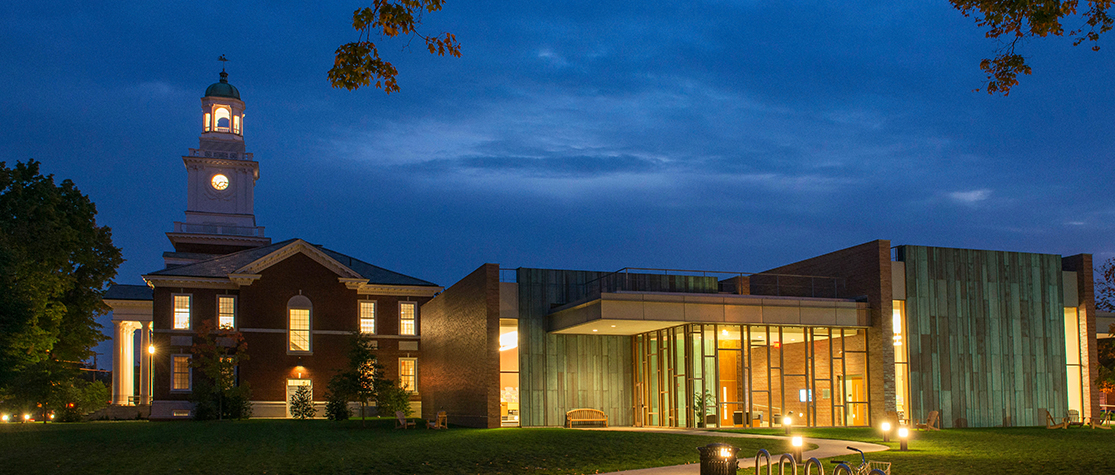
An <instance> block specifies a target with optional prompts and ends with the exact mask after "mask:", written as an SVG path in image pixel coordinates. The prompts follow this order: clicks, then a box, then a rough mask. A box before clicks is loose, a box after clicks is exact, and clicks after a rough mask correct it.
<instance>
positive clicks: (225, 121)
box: [213, 107, 231, 132]
mask: <svg viewBox="0 0 1115 475" xmlns="http://www.w3.org/2000/svg"><path fill="white" fill-rule="evenodd" d="M213 114H214V117H215V118H216V119H217V124H216V128H215V130H216V131H217V132H228V131H229V130H230V128H229V120H230V115H231V114H230V113H229V111H228V108H227V107H214V108H213Z"/></svg>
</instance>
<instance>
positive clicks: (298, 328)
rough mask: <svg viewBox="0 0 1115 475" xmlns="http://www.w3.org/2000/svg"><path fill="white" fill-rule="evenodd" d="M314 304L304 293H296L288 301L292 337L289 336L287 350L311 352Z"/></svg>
mask: <svg viewBox="0 0 1115 475" xmlns="http://www.w3.org/2000/svg"><path fill="white" fill-rule="evenodd" d="M312 311H313V305H311V304H310V299H308V298H306V297H305V296H302V295H295V296H294V297H292V298H291V299H290V301H288V302H287V314H288V319H289V322H290V327H289V328H290V331H289V333H290V337H289V338H288V345H287V351H293V352H310V351H312V346H311V342H310V317H311V312H312Z"/></svg>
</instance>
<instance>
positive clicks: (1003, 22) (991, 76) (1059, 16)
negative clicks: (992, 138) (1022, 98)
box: [949, 0, 1115, 96]
mask: <svg viewBox="0 0 1115 475" xmlns="http://www.w3.org/2000/svg"><path fill="white" fill-rule="evenodd" d="M949 1H951V2H952V5H953V6H954V7H956V9H957V10H960V12H961V13H963V14H964V16H966V17H973V16H974V17H975V19H976V25H977V26H979V27H981V28H984V27H986V28H987V33H986V36H987V37H988V38H994V39H997V40H1000V46H999V48H998V49H996V51H995V57H994V58H986V59H984V60H983V61H981V62H980V69H982V70H983V71H984V72H986V73H987V93H988V94H995V93H1002V94H1003V95H1004V96H1006V95H1008V94H1010V89H1011V87H1013V86H1014V85H1016V84H1018V74H1020V73H1021V74H1030V73H1031V71H1032V70H1031V68H1030V66H1029V65H1028V64H1026V58H1024V57H1023V56H1022V55H1020V54H1018V53H1017V52H1016V51H1015V48H1016V47H1017V46H1018V45H1019V43H1020V42H1022V41H1024V40H1025V39H1028V38H1039V37H1040V38H1044V37H1047V36H1050V35H1052V36H1064V35H1065V33H1066V31H1065V28H1064V26H1063V25H1062V22H1066V21H1067V20H1068V19H1069V18H1077V14H1078V13H1079V15H1080V16H1079V18H1081V19H1082V21H1083V24H1082V25H1081V26H1080V28H1077V29H1075V30H1068V35H1069V36H1075V37H1076V38H1075V40H1074V41H1073V45H1074V46H1078V45H1080V44H1081V43H1083V42H1085V41H1089V42H1091V43H1092V50H1093V51H1099V49H1100V47H1099V37H1100V35H1101V34H1103V33H1106V32H1108V31H1110V30H1111V27H1112V18H1111V16H1110V15H1109V12H1110V10H1111V7H1112V2H1113V1H1115V0H1087V1H1086V3H1085V4H1086V5H1087V8H1086V9H1085V10H1084V12H1083V13H1080V12H1079V9H1080V3H1081V2H1080V0H1048V1H1037V2H1028V1H1004V0H949Z"/></svg>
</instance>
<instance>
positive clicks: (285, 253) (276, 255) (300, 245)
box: [230, 239, 363, 279]
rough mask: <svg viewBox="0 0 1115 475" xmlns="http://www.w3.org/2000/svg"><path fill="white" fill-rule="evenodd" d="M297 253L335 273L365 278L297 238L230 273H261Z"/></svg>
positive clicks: (342, 275) (354, 277)
mask: <svg viewBox="0 0 1115 475" xmlns="http://www.w3.org/2000/svg"><path fill="white" fill-rule="evenodd" d="M297 253H302V254H305V255H306V257H309V258H310V259H313V260H314V261H315V262H317V263H318V264H321V265H322V266H325V268H327V269H329V270H331V271H333V273H335V274H337V275H339V276H341V277H348V278H353V279H362V278H363V277H362V276H361V275H360V274H358V273H356V271H354V270H352V269H349V268H348V267H345V266H344V265H343V264H341V263H340V262H337V261H336V260H335V259H333V258H332V257H329V256H328V255H326V254H325V253H324V252H322V251H321V250H320V249H318V248H317V247H316V246H313V245H311V244H310V243H308V242H306V241H303V240H301V239H295V240H294V242H292V243H290V244H287V245H286V246H283V247H282V248H280V249H278V250H276V251H274V252H272V253H270V254H268V255H266V256H263V257H261V258H259V259H256V260H255V261H252V262H251V263H249V264H248V265H246V266H244V267H241V268H239V269H236V271H234V272H231V273H230V275H231V274H259V273H261V272H263V271H264V270H266V269H267V268H269V267H271V266H273V265H275V264H278V263H279V262H282V261H284V260H286V258H288V257H290V256H293V255H295V254H297Z"/></svg>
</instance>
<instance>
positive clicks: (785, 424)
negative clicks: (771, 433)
mask: <svg viewBox="0 0 1115 475" xmlns="http://www.w3.org/2000/svg"><path fill="white" fill-rule="evenodd" d="M793 425H794V419H793V418H792V417H790V416H786V417H783V418H782V428H783V429H786V435H790V428H791V427H793Z"/></svg>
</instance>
